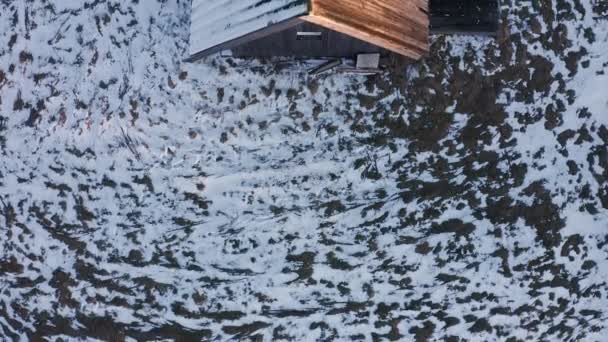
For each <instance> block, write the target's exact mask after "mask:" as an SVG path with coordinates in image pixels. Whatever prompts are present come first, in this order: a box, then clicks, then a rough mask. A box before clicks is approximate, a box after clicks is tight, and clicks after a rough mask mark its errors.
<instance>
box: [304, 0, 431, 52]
mask: <svg viewBox="0 0 608 342" xmlns="http://www.w3.org/2000/svg"><path fill="white" fill-rule="evenodd" d="M427 10H428V7H427V3H426V1H425V0H366V1H361V0H339V1H337V0H312V13H311V15H309V16H306V17H303V19H304V20H306V21H309V22H312V23H315V24H318V25H321V26H323V27H327V28H330V29H332V30H336V31H338V32H342V33H345V34H348V35H351V36H353V37H356V38H358V39H361V40H364V41H367V42H370V43H372V44H375V45H378V46H381V47H384V48H386V49H388V50H391V51H394V52H396V53H399V54H402V55H404V56H407V57H410V58H414V59H418V58H420V57H422V56H423V55H425V54H426V53H427V52H428V49H429V43H428V34H429V28H428V25H429V19H428V15H427V14H426V12H427Z"/></svg>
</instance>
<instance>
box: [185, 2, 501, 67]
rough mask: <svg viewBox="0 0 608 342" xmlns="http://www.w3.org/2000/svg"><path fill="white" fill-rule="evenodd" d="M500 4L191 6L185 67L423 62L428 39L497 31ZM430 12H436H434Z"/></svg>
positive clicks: (260, 4) (318, 3)
mask: <svg viewBox="0 0 608 342" xmlns="http://www.w3.org/2000/svg"><path fill="white" fill-rule="evenodd" d="M497 4H498V0H192V17H191V32H190V53H189V55H190V56H189V58H187V59H186V61H190V62H192V61H196V60H199V59H201V58H203V57H205V56H208V55H211V54H214V53H217V52H220V51H225V50H230V51H231V55H232V56H235V57H275V56H283V57H304V58H316V57H333V58H345V57H346V58H352V57H355V56H356V55H362V54H363V55H368V56H369V55H387V54H391V53H396V54H399V55H402V56H405V57H407V58H409V59H413V60H417V59H419V58H421V57H422V56H424V55H426V54H427V53H428V51H429V34H430V33H448V34H458V33H465V34H471V33H473V34H488V35H494V34H495V33H496V31H497V21H498V19H497V18H498V5H497ZM429 7H430V8H429Z"/></svg>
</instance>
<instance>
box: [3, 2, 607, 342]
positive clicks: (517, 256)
mask: <svg viewBox="0 0 608 342" xmlns="http://www.w3.org/2000/svg"><path fill="white" fill-rule="evenodd" d="M503 3H504V4H503V14H504V16H505V19H507V20H506V23H507V24H506V25H504V27H503V29H502V30H501V36H500V38H499V39H498V40H485V39H479V38H471V37H433V46H432V52H431V54H430V56H429V57H428V58H427V59H426V60H425V61H423V62H420V63H418V64H415V65H411V66H408V67H404V68H403V69H400V68H397V69H395V70H393V71H392V72H391V73H386V74H384V75H382V76H380V77H376V78H369V79H366V78H360V77H354V76H344V75H326V76H323V77H320V78H318V79H312V78H309V77H307V76H306V73H305V72H304V68H302V67H298V66H297V65H296V66H290V67H286V68H284V67H280V66H277V65H274V64H262V63H261V62H258V61H238V62H235V61H233V60H230V59H224V58H219V57H218V58H212V59H209V60H207V61H206V63H205V64H195V65H184V64H180V60H182V59H183V58H184V57H186V55H187V54H188V37H189V27H190V20H189V11H190V6H191V5H190V1H180V0H158V1H155V0H146V1H143V0H140V1H129V2H125V1H118V0H108V1H103V0H95V1H92V0H91V1H81V0H78V1H77V0H72V1H58V0H56V1H41V0H28V1H10V0H9V1H0V153H1V158H0V199H1V201H0V232H1V233H2V234H0V246H1V247H0V248H1V250H0V251H1V253H0V336H2V337H3V339H4V340H15V341H19V340H21V341H28V340H40V339H41V338H43V337H46V338H48V339H49V340H53V341H54V340H60V339H61V340H64V341H65V340H69V341H70V340H78V339H79V338H83V339H86V340H103V341H116V340H155V339H156V340H158V339H161V338H164V339H167V340H220V341H224V340H228V339H230V338H236V339H248V338H251V339H256V338H257V339H261V340H296V341H316V340H336V341H342V340H351V339H354V340H384V339H390V340H404V341H409V340H416V341H427V340H429V341H430V340H449V341H458V340H459V339H460V340H469V341H494V340H497V341H503V340H504V341H519V340H526V339H530V340H546V341H556V340H584V341H603V340H606V339H607V338H608V327H607V326H606V325H605V323H604V322H605V320H606V314H607V313H606V309H605V308H606V307H608V299H607V296H608V285H607V284H606V279H608V271H607V270H608V263H607V261H606V260H607V257H608V231H607V230H606V229H607V227H608V183H607V179H608V151H607V145H608V102H607V101H608V100H607V99H608V96H607V95H608V93H607V91H606V89H607V88H608V74H607V73H608V54H607V53H606V51H608V20H607V19H606V18H607V15H608V6H605V5H604V2H602V1H597V0H591V1H582V0H559V1H553V2H550V1H545V2H542V4H539V3H540V2H527V1H508V0H505V1H503Z"/></svg>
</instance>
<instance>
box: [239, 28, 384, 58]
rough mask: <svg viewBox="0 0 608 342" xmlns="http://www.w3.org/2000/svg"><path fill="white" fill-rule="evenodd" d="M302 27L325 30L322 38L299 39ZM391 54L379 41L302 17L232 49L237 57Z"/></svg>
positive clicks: (318, 30) (304, 29)
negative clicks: (338, 30)
mask: <svg viewBox="0 0 608 342" xmlns="http://www.w3.org/2000/svg"><path fill="white" fill-rule="evenodd" d="M298 31H314V32H321V33H322V35H321V39H319V40H317V39H300V40H298V39H297V32H298ZM375 52H378V53H380V54H382V55H387V54H388V53H389V52H388V51H387V50H385V49H383V48H381V47H378V46H376V45H373V44H370V43H366V42H364V41H362V40H359V39H356V38H353V37H350V36H348V35H345V34H343V33H339V32H335V31H332V30H329V29H326V28H323V27H320V26H318V25H315V24H312V23H308V22H304V21H302V22H301V23H300V24H299V25H296V26H294V27H291V28H289V29H287V30H284V31H281V32H276V33H274V34H272V35H269V36H266V37H263V38H260V39H257V40H254V41H251V42H247V43H245V44H242V45H239V46H237V47H235V48H233V49H232V55H233V56H235V57H273V56H288V57H309V58H318V57H347V58H351V57H354V56H355V55H357V54H358V53H375Z"/></svg>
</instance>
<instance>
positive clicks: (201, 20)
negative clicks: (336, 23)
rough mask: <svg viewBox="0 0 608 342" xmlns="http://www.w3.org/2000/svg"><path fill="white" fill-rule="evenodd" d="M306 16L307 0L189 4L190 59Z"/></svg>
mask: <svg viewBox="0 0 608 342" xmlns="http://www.w3.org/2000/svg"><path fill="white" fill-rule="evenodd" d="M307 13H308V0H193V1H192V18H191V26H190V55H195V54H197V53H199V52H201V51H204V50H208V49H210V48H212V47H214V46H217V45H220V44H222V43H225V42H228V41H231V40H234V39H236V38H239V37H242V36H245V35H247V34H250V33H252V32H255V31H258V30H261V29H263V28H266V27H268V26H270V25H272V24H273V23H279V22H282V21H285V20H288V19H291V18H294V17H297V16H301V15H306V14H307Z"/></svg>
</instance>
